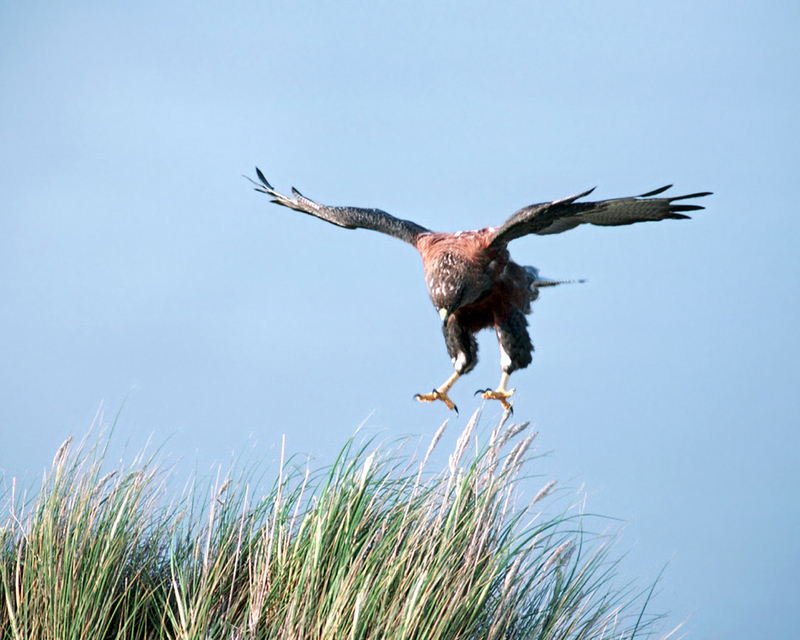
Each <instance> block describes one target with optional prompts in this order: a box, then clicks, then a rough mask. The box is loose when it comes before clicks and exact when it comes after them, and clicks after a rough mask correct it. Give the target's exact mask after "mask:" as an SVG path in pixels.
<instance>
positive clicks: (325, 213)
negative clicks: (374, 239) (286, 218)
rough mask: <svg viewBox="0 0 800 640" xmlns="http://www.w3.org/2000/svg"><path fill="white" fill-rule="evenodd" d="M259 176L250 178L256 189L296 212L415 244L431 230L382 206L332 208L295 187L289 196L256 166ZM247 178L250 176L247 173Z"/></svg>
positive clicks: (348, 227) (340, 225) (346, 227)
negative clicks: (393, 214)
mask: <svg viewBox="0 0 800 640" xmlns="http://www.w3.org/2000/svg"><path fill="white" fill-rule="evenodd" d="M256 175H257V176H258V179H259V180H260V182H256V181H255V180H252V179H250V178H247V179H248V180H250V182H252V183H253V184H254V185H255V190H256V191H260V192H261V193H266V194H267V195H270V196H272V198H273V199H272V202H274V203H276V204H279V205H282V206H284V207H289V208H290V209H294V210H295V211H302V212H303V213H307V214H309V215H312V216H315V217H317V218H319V219H320V220H325V222H330V223H331V224H335V225H337V226H339V227H343V228H345V229H372V230H373V231H380V232H381V233H385V234H387V235H390V236H393V237H395V238H398V239H400V240H403V241H405V242H408V243H409V244H412V245H415V246H416V239H417V236H419V235H420V234H421V233H428V229H426V228H425V227H423V226H421V225H418V224H416V223H415V222H411V221H410V220H401V219H400V218H395V217H394V216H392V215H389V214H388V213H386V212H385V211H381V210H380V209H362V208H358V207H329V206H326V205H324V204H320V203H319V202H314V201H313V200H311V199H310V198H306V197H305V196H304V195H303V194H302V193H300V192H299V191H298V190H297V189H295V188H294V187H292V196H293V197H290V196H286V195H283V194H281V193H278V192H277V191H275V189H273V188H272V185H271V184H270V183H269V182H268V181H267V179H266V178H265V177H264V174H263V173H261V170H260V169H259V168H258V167H256ZM245 177H247V176H245Z"/></svg>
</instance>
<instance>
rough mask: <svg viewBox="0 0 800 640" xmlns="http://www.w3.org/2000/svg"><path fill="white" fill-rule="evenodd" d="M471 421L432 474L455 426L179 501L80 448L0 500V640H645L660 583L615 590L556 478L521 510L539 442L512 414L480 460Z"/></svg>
mask: <svg viewBox="0 0 800 640" xmlns="http://www.w3.org/2000/svg"><path fill="white" fill-rule="evenodd" d="M506 417H507V416H506ZM477 420H478V415H477V414H476V415H475V416H473V418H472V420H471V421H470V423H469V424H468V426H467V427H466V429H465V430H464V432H463V433H462V434H461V436H460V437H459V439H458V442H457V445H456V448H455V450H454V451H453V453H452V454H451V455H450V456H449V459H448V463H447V465H446V467H445V468H444V469H442V470H441V471H439V472H434V471H431V470H429V469H428V464H429V461H430V460H429V458H430V456H431V452H432V451H433V449H434V447H436V445H437V442H438V441H439V438H440V437H441V435H442V431H443V430H444V428H445V425H443V426H442V428H441V429H440V430H439V431H438V432H437V433H436V435H435V436H434V437H433V439H432V440H431V442H430V446H429V447H428V448H427V452H426V453H425V455H424V456H423V459H422V460H421V461H420V460H418V459H415V457H414V456H413V455H408V454H406V453H405V449H404V447H403V446H400V445H392V444H386V443H378V442H376V441H375V440H374V439H373V440H368V441H366V442H364V443H361V444H356V441H355V440H353V439H351V440H350V441H349V442H348V443H347V444H346V445H345V447H344V448H343V450H342V451H341V453H340V454H339V456H338V457H337V459H336V461H335V462H334V463H333V465H331V467H330V468H328V469H323V470H319V471H311V470H310V469H309V468H303V467H301V466H297V465H295V464H294V463H293V462H292V461H287V462H284V461H283V460H281V464H280V467H279V468H278V470H277V478H275V479H274V481H273V482H272V483H271V487H270V488H269V489H266V490H261V491H259V490H258V489H257V487H258V486H260V485H261V484H263V482H259V481H257V478H258V477H261V476H259V475H258V474H262V475H263V474H264V469H263V467H262V466H261V465H258V464H256V465H250V466H249V468H246V469H244V470H240V471H236V470H235V469H233V470H232V471H231V473H230V474H229V477H228V478H226V479H223V478H220V477H218V478H217V479H215V480H210V481H207V482H205V483H195V484H193V485H191V486H190V487H189V488H188V489H187V490H184V492H183V493H180V492H178V495H177V496H175V495H174V490H173V487H172V484H173V481H171V480H170V474H169V473H168V472H167V471H166V470H164V469H162V468H161V467H160V466H159V465H158V463H157V462H156V459H155V457H150V458H145V457H144V456H142V455H140V456H139V457H137V458H136V459H135V460H134V461H133V463H131V464H130V465H129V466H127V467H120V468H118V469H116V470H114V471H111V472H108V473H105V472H104V471H103V470H104V468H105V464H104V463H105V457H106V455H107V451H108V438H107V437H100V438H98V439H97V440H96V441H95V442H94V443H93V444H92V443H89V442H88V441H84V443H83V444H82V445H80V446H76V447H73V445H72V442H71V441H69V440H68V441H67V442H66V443H64V445H63V446H62V447H61V448H60V449H59V451H58V453H57V454H56V456H55V459H54V461H53V465H52V469H51V470H50V472H49V474H48V475H47V476H46V477H45V479H44V481H43V485H42V487H41V488H40V489H39V490H38V492H37V495H36V497H35V499H32V500H28V499H26V498H25V497H24V496H20V495H18V491H17V488H16V486H15V485H14V484H12V486H11V487H10V489H9V490H8V492H7V494H6V499H7V503H8V504H7V508H8V511H7V513H8V514H9V516H8V519H7V521H6V523H5V524H4V525H3V526H2V527H0V589H1V596H2V597H1V598H0V638H2V639H3V640H5V639H13V640H23V639H24V640H32V639H38V638H41V639H48V640H50V639H52V640H56V639H57V640H77V639H84V638H85V639H87V640H88V639H93V640H96V639H108V640H111V639H128V638H131V639H133V638H142V639H144V638H147V639H154V640H160V639H162V638H171V639H172V638H174V639H182V640H183V639H185V640H189V639H206V638H208V639H210V638H225V639H231V640H245V639H256V638H281V639H287V640H288V639H298V640H299V639H303V640H305V639H326V640H327V639H334V638H336V639H342V640H356V639H367V638H370V639H372V638H391V639H398V640H400V639H404V638H408V639H411V638H414V639H423V638H431V639H442V638H454V639H455V638H458V639H469V638H475V639H478V638H480V639H484V638H487V639H492V638H504V639H505V638H507V639H511V638H536V639H544V638H552V639H561V638H563V639H567V638H570V639H573V638H574V639H579V638H580V639H584V638H586V639H589V638H592V639H595V638H596V639H601V638H609V639H611V638H615V639H617V638H633V637H643V636H647V635H650V633H651V632H652V630H653V629H654V628H655V626H656V625H655V622H656V621H657V620H658V617H657V616H651V615H649V614H646V613H645V608H646V606H647V604H648V601H649V597H650V594H651V593H652V588H651V589H650V590H649V591H648V590H644V591H635V590H634V589H633V588H631V587H630V586H623V587H622V588H620V587H618V586H617V585H615V572H616V567H617V561H615V560H612V559H611V556H610V549H611V545H610V542H611V539H613V536H612V537H607V536H603V535H597V534H591V535H590V534H588V533H586V531H585V530H584V528H585V527H586V526H587V519H586V518H585V517H582V516H580V515H577V514H575V515H573V514H572V513H571V511H570V510H569V509H567V510H556V511H555V513H554V514H552V515H547V509H545V510H542V509H543V505H546V504H548V503H552V502H553V499H552V497H551V496H550V493H551V490H552V489H553V483H548V484H546V485H545V486H544V488H542V490H541V491H539V492H538V493H537V494H535V495H533V497H532V498H529V499H528V500H527V502H523V501H521V496H522V495H524V489H523V487H522V486H521V484H520V483H521V482H522V484H524V485H525V486H527V485H529V484H531V480H530V478H527V479H526V477H525V475H524V470H525V466H526V464H528V465H529V464H530V460H529V458H530V452H531V443H532V441H533V438H534V436H535V434H528V431H527V430H526V429H525V426H526V425H525V424H521V425H513V424H507V423H506V421H505V419H504V420H502V421H501V422H500V424H498V425H496V426H495V427H494V429H492V430H491V432H490V433H488V434H486V436H485V438H486V440H487V442H486V443H484V444H483V445H482V446H478V444H477V443H478V437H477V436H476V423H477ZM468 450H469V451H471V453H468ZM526 461H527V462H526ZM551 509H552V506H551Z"/></svg>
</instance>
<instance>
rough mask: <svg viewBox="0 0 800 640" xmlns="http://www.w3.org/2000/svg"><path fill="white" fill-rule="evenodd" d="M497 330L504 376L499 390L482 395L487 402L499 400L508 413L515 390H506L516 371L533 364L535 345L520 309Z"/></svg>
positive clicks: (498, 387)
mask: <svg viewBox="0 0 800 640" xmlns="http://www.w3.org/2000/svg"><path fill="white" fill-rule="evenodd" d="M496 328H497V341H498V342H499V343H500V366H501V367H502V369H503V375H502V376H501V377H500V384H499V385H498V386H497V389H494V390H491V389H486V390H485V391H483V392H481V395H482V397H483V398H484V399H486V400H499V401H500V404H502V405H503V409H505V410H506V411H507V410H509V409H511V403H510V402H509V401H508V399H509V398H510V397H511V396H512V395H513V394H514V389H506V385H507V384H508V379H509V377H510V376H511V374H512V373H513V372H514V371H516V370H517V369H524V368H525V367H527V366H528V365H529V364H530V363H531V361H532V360H533V357H532V355H531V352H532V351H533V343H532V342H531V337H530V335H528V321H527V320H526V318H525V314H524V313H523V312H522V311H520V310H519V309H514V310H513V311H512V312H511V313H510V314H509V315H508V317H507V318H505V319H504V320H502V321H501V322H498V323H497V324H496Z"/></svg>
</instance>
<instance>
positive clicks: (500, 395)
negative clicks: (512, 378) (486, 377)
mask: <svg viewBox="0 0 800 640" xmlns="http://www.w3.org/2000/svg"><path fill="white" fill-rule="evenodd" d="M506 384H508V374H507V373H505V372H503V375H502V377H501V378H500V385H499V386H498V387H497V389H495V390H494V391H492V390H491V389H487V390H486V391H484V392H483V393H481V397H482V398H483V399H484V400H499V401H500V404H501V405H503V409H505V410H506V411H508V410H509V409H511V403H510V402H509V401H508V399H509V398H510V397H511V396H513V395H514V391H515V389H511V390H509V391H507V390H506Z"/></svg>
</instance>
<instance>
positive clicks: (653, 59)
mask: <svg viewBox="0 0 800 640" xmlns="http://www.w3.org/2000/svg"><path fill="white" fill-rule="evenodd" d="M2 13H3V19H2V20H0V95H2V100H0V140H2V153H0V300H2V303H1V304H0V335H2V336H4V337H3V338H2V339H0V433H2V436H3V438H2V441H3V443H4V446H3V447H2V450H0V469H2V473H3V474H4V478H5V482H6V483H8V482H9V479H10V478H11V477H14V476H17V477H20V478H25V479H26V480H27V481H28V482H34V481H35V480H36V479H37V478H39V477H40V476H41V473H42V470H43V469H44V468H45V467H47V466H48V465H49V464H50V461H51V460H52V456H53V454H54V452H55V450H56V448H57V447H58V446H59V444H60V443H61V442H62V441H63V440H64V439H65V438H66V437H67V436H68V435H69V434H72V433H75V434H77V435H82V434H84V433H85V432H86V431H87V429H88V427H89V425H90V424H91V422H92V420H93V418H94V415H95V413H96V412H97V410H98V408H99V407H101V406H102V407H103V410H104V411H105V415H106V421H109V420H111V419H112V418H113V416H114V415H115V414H116V413H117V411H118V410H119V409H120V407H123V405H124V407H123V408H122V412H121V415H120V418H119V423H118V427H117V435H116V437H119V438H120V439H122V440H124V441H126V442H130V445H129V446H131V447H133V448H134V449H135V448H136V447H138V446H140V444H142V443H144V442H145V441H146V440H147V438H148V437H150V436H152V437H153V439H154V441H156V442H163V441H165V440H166V441H167V445H166V448H167V449H168V450H169V452H170V454H173V455H174V456H175V457H177V458H181V459H184V460H188V461H191V462H192V464H197V466H198V467H200V468H208V467H210V466H211V465H212V464H214V463H215V462H222V463H223V464H225V463H227V461H228V460H230V457H231V455H232V453H233V454H235V453H236V452H238V451H241V450H242V449H243V448H246V447H249V446H253V442H255V443H257V444H256V445H255V446H256V447H257V448H259V449H260V450H261V451H263V453H264V455H265V456H266V457H268V458H269V457H270V456H272V457H274V456H275V452H276V450H277V449H278V448H279V447H280V442H281V436H282V434H286V440H287V448H288V449H289V450H290V451H296V452H303V453H308V454H310V455H312V456H313V457H314V459H315V460H316V461H317V462H318V463H319V464H323V463H324V462H326V461H330V456H331V454H332V452H335V451H338V450H339V448H340V447H341V446H342V445H343V443H344V441H345V440H346V438H348V437H349V436H350V435H352V434H353V433H354V431H355V430H356V429H357V428H358V427H359V425H361V424H362V423H363V424H366V425H369V426H371V427H375V428H379V429H383V430H384V431H385V432H386V433H387V434H389V435H401V434H432V433H433V432H434V431H435V430H436V428H437V427H438V426H439V424H440V423H441V422H442V421H443V420H444V419H445V418H446V417H448V414H447V411H446V409H445V408H444V406H443V405H440V406H429V405H424V406H423V405H420V404H418V403H415V402H414V401H413V400H412V396H413V395H414V394H415V393H417V392H425V391H428V390H429V389H430V388H432V387H433V386H434V385H437V384H440V383H441V382H443V381H444V379H445V378H446V377H447V376H448V375H449V373H450V363H449V359H448V358H447V355H446V351H445V347H444V344H443V341H442V339H441V334H440V323H439V321H438V317H437V315H436V311H435V309H434V308H433V307H432V305H431V304H430V302H429V300H428V298H427V292H426V290H425V284H424V280H423V278H422V268H421V261H420V259H419V256H418V255H417V254H416V253H415V252H414V250H413V249H411V248H410V247H408V246H407V245H404V244H403V243H399V242H397V241H396V240H394V239H392V238H389V237H386V236H381V235H380V234H375V233H370V232H368V231H345V230H342V229H337V228H335V227H333V226H330V225H326V224H324V223H321V222H319V221H317V220H314V219H312V218H310V217H308V216H303V215H301V214H298V213H295V212H292V211H289V210H287V209H282V208H278V207H276V206H274V205H271V204H269V202H268V199H267V198H266V197H264V196H262V195H259V194H257V193H255V192H254V191H253V190H252V189H251V188H250V185H249V183H247V182H246V181H245V180H244V179H243V178H242V177H241V174H243V173H244V174H248V175H253V173H254V171H253V167H254V166H255V165H258V166H259V167H260V168H261V169H262V170H263V171H264V173H265V174H266V175H267V177H268V178H269V179H270V181H271V182H272V184H273V185H274V186H275V187H276V188H277V189H278V190H288V189H289V187H290V186H296V187H297V188H298V189H300V190H301V191H303V193H304V194H306V195H308V196H309V197H312V198H314V199H317V200H319V201H322V202H325V203H328V204H350V205H358V206H374V207H380V208H382V209H384V210H386V211H389V212H390V213H393V214H395V215H397V216H400V217H403V218H409V219H412V220H415V221H417V222H419V223H420V224H423V225H425V226H427V227H430V228H433V229H436V230H441V231H456V230H459V229H470V228H480V227H483V226H487V225H495V224H498V223H500V222H502V221H503V220H505V218H506V217H507V216H508V215H510V214H511V213H513V212H514V211H515V210H516V209H518V208H519V207H521V206H524V205H527V204H530V203H533V202H541V201H545V200H550V199H555V198H560V197H564V196H567V195H571V194H573V193H576V192H579V191H582V190H584V189H587V188H590V187H592V186H595V185H597V186H598V189H597V191H596V192H595V195H597V196H598V197H599V198H606V197H616V196H623V195H632V194H636V193H641V192H643V191H647V190H650V189H654V188H656V187H659V186H661V185H663V184H667V183H674V184H675V185H676V186H675V189H676V192H684V193H688V192H693V191H702V190H710V191H714V192H715V193H714V196H713V197H711V198H707V199H706V202H705V204H706V205H707V207H708V209H707V210H705V211H701V212H697V214H696V215H694V216H693V219H692V220H691V221H681V222H672V221H667V222H663V223H658V224H642V225H635V226H631V227H622V228H611V229H605V228H597V227H589V228H579V229H576V230H573V231H571V232H569V233H566V234H563V235H559V236H549V237H529V238H523V239H520V240H517V241H515V242H514V243H513V244H512V245H511V253H512V256H513V257H514V258H515V259H516V260H517V261H518V262H520V263H522V264H533V265H536V266H537V267H539V268H540V270H541V272H542V273H543V274H544V275H547V276H550V277H556V278H588V282H587V283H586V284H583V285H573V286H569V287H559V288H556V289H553V290H547V291H544V292H543V293H542V295H541V297H540V299H539V300H538V301H537V303H536V305H535V311H534V315H533V316H532V317H531V318H530V321H531V333H532V337H533V341H534V344H535V345H536V353H535V354H534V362H533V364H532V365H531V367H529V368H528V369H526V370H524V371H521V372H518V373H516V374H514V376H513V377H512V386H514V387H516V389H517V395H516V404H515V408H516V417H517V418H518V419H525V420H531V421H532V422H534V423H535V425H536V428H537V429H538V430H539V432H540V434H539V437H538V439H537V444H538V451H539V452H541V453H545V452H547V453H548V455H547V456H546V457H544V458H541V459H538V460H537V461H536V462H535V465H534V466H535V472H536V473H542V474H543V475H546V476H547V477H548V478H549V477H553V478H557V479H558V480H559V481H561V482H562V483H563V485H564V486H568V487H570V488H571V489H570V491H573V492H585V493H587V494H588V495H589V497H588V504H589V507H590V510H591V511H594V512H599V513H603V514H606V515H609V516H614V517H619V518H622V519H624V520H625V521H626V523H627V524H626V527H625V533H624V536H623V547H624V548H630V549H631V551H630V553H629V555H628V557H627V558H626V561H625V571H626V572H628V573H630V574H631V575H640V576H642V577H643V578H653V577H655V575H656V574H657V573H658V571H659V570H660V569H661V567H662V566H663V565H664V564H666V563H669V566H668V569H667V573H666V577H665V579H664V581H663V582H662V585H661V591H660V593H659V595H658V597H657V599H656V601H655V608H657V609H659V610H670V611H671V612H672V615H671V617H670V622H672V623H673V624H677V623H678V622H680V621H681V620H683V619H685V618H688V622H687V623H686V626H685V627H684V628H685V629H686V630H687V631H688V632H689V633H690V636H691V637H696V638H709V639H712V638H727V639H734V640H735V639H737V638H752V637H771V638H789V637H793V634H794V633H796V629H797V627H798V624H800V617H799V614H798V613H797V606H796V605H797V602H798V601H799V600H800V584H799V582H798V579H797V576H798V575H800V545H798V543H797V536H796V531H797V529H798V526H799V525H800V507H798V501H797V499H796V496H795V493H796V490H797V488H798V486H800V483H799V482H798V480H800V473H799V472H798V464H799V463H800V431H799V430H798V429H797V426H798V419H797V416H798V415H799V414H800V400H799V398H800V394H799V393H798V390H799V389H800V384H798V383H800V376H799V375H798V359H799V356H800V348H799V347H800V339H799V336H798V330H797V325H798V317H799V316H800V314H799V313H798V295H797V293H798V281H799V280H800V257H798V255H799V254H800V243H799V242H798V240H800V233H799V232H800V216H798V212H797V205H796V196H795V194H794V185H795V184H796V182H797V175H798V171H800V152H799V151H798V149H800V136H798V129H799V128H800V126H799V124H800V119H798V115H797V114H798V113H800V68H799V67H800V40H799V39H798V38H797V33H798V32H799V31H800V6H798V5H797V4H796V3H790V2H771V3H761V4H756V3H740V4H738V5H731V4H730V3H725V2H705V3H680V2H678V3H676V2H661V1H657V2H650V3H638V2H619V1H611V2H604V3H588V2H570V1H567V2H561V3H542V2H528V3H522V2H514V3H511V2H509V3H503V4H502V5H500V6H498V4H497V3H489V2H485V3H474V2H466V3H465V2H459V3H457V2H431V3H426V5H424V6H423V5H422V4H421V3H419V4H416V3H408V5H400V4H399V3H392V2H380V1H379V2H373V3H370V4H368V5H367V4H365V3H352V2H347V1H337V2H313V3H312V2H293V3H290V2H262V3H257V4H248V3H242V4H237V3H233V4H231V3H229V4H227V5H224V6H223V5H222V4H221V3H220V4H217V3H207V4H204V5H199V6H198V5H197V4H194V3H188V2H180V3H172V4H171V6H165V5H164V3H153V2H140V3H136V5H135V7H134V6H133V5H129V4H125V3H100V2H98V3H85V2H84V3H80V2H78V3H70V4H69V5H68V6H67V5H63V6H54V5H53V3H42V2H27V3H20V4H17V5H13V6H12V5H10V4H9V3H6V4H5V5H4V7H3V10H2ZM480 345H481V352H480V356H481V362H480V364H479V366H478V367H477V368H476V370H475V371H473V372H472V373H471V374H469V376H467V377H466V378H464V379H463V380H461V381H459V383H458V384H457V386H456V387H455V388H454V390H453V394H452V395H453V399H454V400H455V401H456V402H457V403H458V404H459V406H460V408H461V411H462V413H461V416H460V417H457V418H456V417H454V416H451V418H452V421H451V423H452V429H451V433H450V435H449V436H448V437H450V438H451V439H455V437H456V435H457V434H458V432H460V430H461V427H463V424H465V421H466V419H467V416H468V415H469V414H470V413H471V412H472V411H473V410H474V409H476V408H477V407H479V406H480V404H479V401H478V400H477V399H476V398H474V397H473V396H472V393H473V392H474V391H475V390H476V389H479V388H485V387H487V386H494V385H495V384H496V383H497V380H498V378H499V364H498V363H499V354H498V350H497V344H496V340H495V338H494V336H493V335H492V334H491V333H489V332H486V333H484V334H482V335H481V337H480ZM498 414H499V410H498V408H497V407H496V406H491V405H490V406H487V408H486V410H485V413H484V418H483V424H484V425H489V424H491V422H492V420H494V419H495V418H496V417H497V415H498ZM536 488H538V486H537V487H536Z"/></svg>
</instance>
